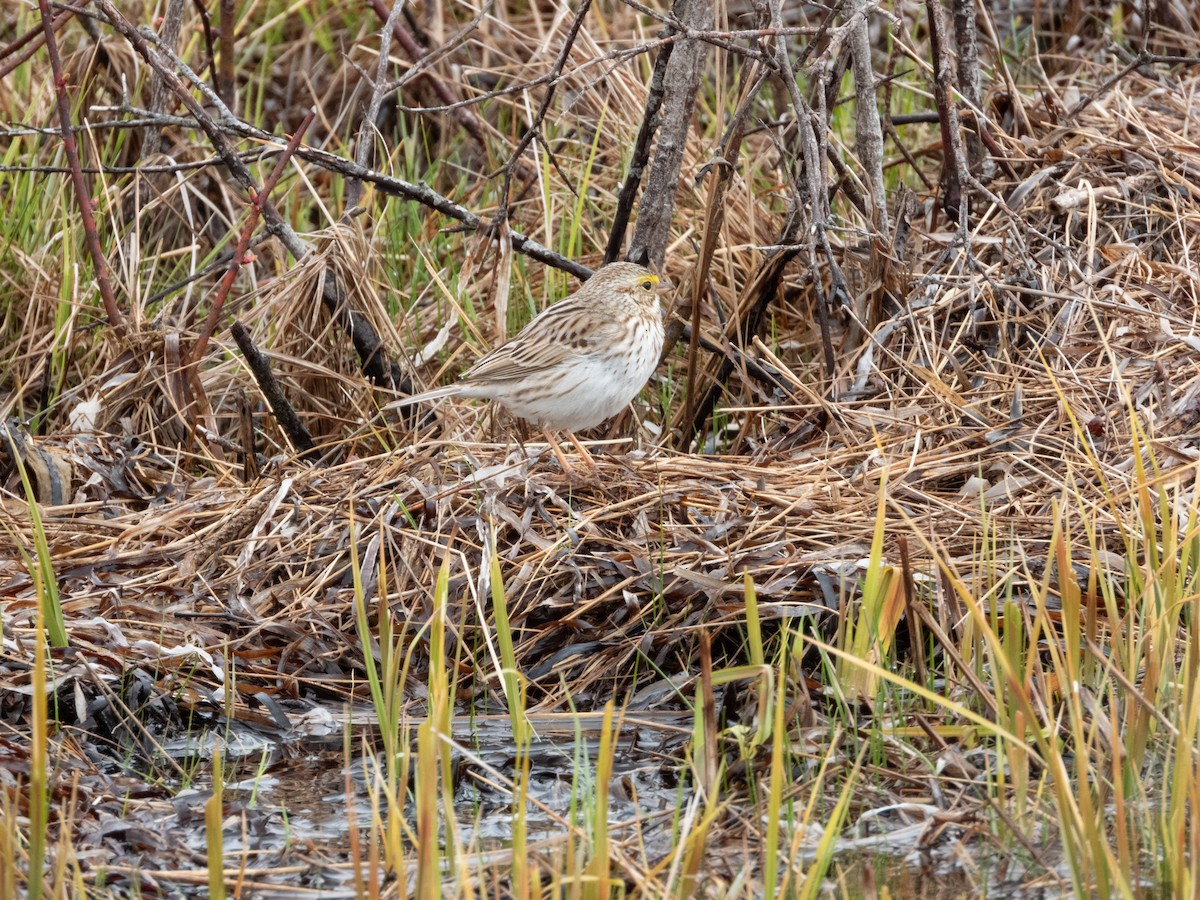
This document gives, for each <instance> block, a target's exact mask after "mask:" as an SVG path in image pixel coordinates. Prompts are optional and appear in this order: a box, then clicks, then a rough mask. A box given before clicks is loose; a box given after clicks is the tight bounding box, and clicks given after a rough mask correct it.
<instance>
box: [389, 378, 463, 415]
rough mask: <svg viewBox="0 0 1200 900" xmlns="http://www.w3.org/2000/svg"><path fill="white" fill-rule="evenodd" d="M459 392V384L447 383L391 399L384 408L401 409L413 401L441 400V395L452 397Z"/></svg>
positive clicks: (460, 390) (460, 391)
mask: <svg viewBox="0 0 1200 900" xmlns="http://www.w3.org/2000/svg"><path fill="white" fill-rule="evenodd" d="M461 393H462V385H461V384H448V385H446V386H445V387H440V388H434V389H433V390H432V391H422V392H421V393H419V394H413V395H412V396H411V397H403V398H401V399H400V400H393V401H392V402H391V403H389V404H388V405H387V406H385V407H384V409H403V408H404V407H405V406H412V405H413V404H414V403H424V402H425V401H426V400H441V399H442V398H443V397H453V396H455V395H457V394H461Z"/></svg>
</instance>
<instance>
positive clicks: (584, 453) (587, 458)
mask: <svg viewBox="0 0 1200 900" xmlns="http://www.w3.org/2000/svg"><path fill="white" fill-rule="evenodd" d="M567 440H569V441H570V442H571V443H572V444H574V445H575V449H576V450H578V451H579V455H580V456H581V457H582V458H583V461H584V462H585V463H587V467H588V468H589V469H591V470H592V471H593V472H595V471H596V469H597V468H598V466H597V465H596V460H594V459H592V454H590V453H588V450H587V447H585V446H583V444H581V443H579V438H577V437H575V433H574V432H573V431H568V432H567Z"/></svg>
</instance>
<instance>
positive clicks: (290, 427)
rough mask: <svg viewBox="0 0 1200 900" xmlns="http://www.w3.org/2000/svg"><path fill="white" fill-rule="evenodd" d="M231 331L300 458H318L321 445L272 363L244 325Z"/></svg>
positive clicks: (250, 447)
mask: <svg viewBox="0 0 1200 900" xmlns="http://www.w3.org/2000/svg"><path fill="white" fill-rule="evenodd" d="M229 331H230V334H232V335H233V340H234V342H235V343H236V344H237V345H238V349H239V350H241V351H242V355H243V356H244V357H246V364H247V365H248V366H250V371H251V373H253V375H254V380H255V381H257V382H258V387H259V390H261V391H262V392H263V396H264V397H266V398H267V403H269V404H270V406H271V413H272V414H273V415H274V416H275V421H276V422H278V423H279V427H280V428H282V429H283V433H284V434H286V435H287V437H288V440H289V441H291V442H292V446H293V447H295V448H296V451H297V452H298V453H299V456H300V459H305V460H311V459H314V458H315V457H316V455H317V446H316V444H314V443H313V439H312V434H311V433H309V430H308V429H307V428H305V427H304V423H303V422H302V421H300V417H299V416H298V415H296V411H295V410H294V409H292V404H290V403H289V402H288V399H287V397H285V396H284V393H283V389H282V388H281V387H280V386H279V382H278V381H276V380H275V375H274V373H272V372H271V363H270V361H268V359H267V358H266V356H264V355H263V353H262V352H261V351H260V350H259V349H258V348H257V347H255V346H254V342H253V341H252V340H251V339H250V332H249V331H247V330H246V328H245V326H244V325H242V323H241V322H237V321H235V322H234V323H233V326H232V327H231V328H230V329H229ZM246 454H247V455H248V456H253V454H254V443H253V441H251V442H250V443H249V444H248V445H247V446H246Z"/></svg>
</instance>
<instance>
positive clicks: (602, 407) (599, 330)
mask: <svg viewBox="0 0 1200 900" xmlns="http://www.w3.org/2000/svg"><path fill="white" fill-rule="evenodd" d="M663 286H665V285H663V283H662V282H660V280H659V278H658V276H657V275H655V274H654V273H653V272H651V271H650V270H649V269H647V268H645V267H643V266H639V265H637V264H635V263H629V262H614V263H609V264H608V265H607V266H604V268H602V269H600V270H599V271H598V272H596V274H595V275H593V276H592V277H591V278H589V279H588V280H587V281H586V282H584V284H583V286H582V287H581V288H580V289H579V290H577V291H576V292H575V293H574V294H572V295H571V296H569V297H567V298H566V299H564V300H560V301H559V302H558V303H555V304H554V305H553V306H551V307H549V308H548V309H546V310H544V311H543V312H542V313H541V314H540V315H538V316H537V317H535V318H534V319H533V321H532V322H530V323H529V324H528V325H526V326H525V327H524V328H523V329H522V330H521V332H520V333H519V334H518V335H517V336H516V337H514V338H513V339H512V340H510V341H509V342H508V343H506V344H504V345H502V346H500V347H497V348H496V349H495V350H493V351H492V352H491V353H489V354H487V355H486V356H484V357H483V358H482V359H480V360H479V362H477V363H475V365H474V366H472V367H471V368H470V369H469V370H468V371H467V373H466V374H465V375H463V377H462V380H461V381H459V382H458V383H457V384H451V385H448V386H446V387H440V388H434V389H433V390H431V391H425V392H423V393H420V394H414V395H413V396H411V397H405V398H404V399H403V400H398V401H396V402H395V403H391V404H388V408H393V409H394V408H397V407H402V406H410V405H412V404H414V403H421V402H423V401H425V400H440V399H441V398H443V397H472V398H479V399H486V400H495V401H498V402H499V403H501V404H502V405H503V406H504V407H505V408H507V409H508V411H509V412H511V413H512V414H513V415H514V416H518V417H519V418H522V419H526V420H527V421H529V422H532V423H533V424H534V425H536V426H537V427H538V428H539V429H541V430H542V432H543V434H545V436H546V439H547V440H549V442H550V447H551V448H552V449H553V450H554V455H555V456H557V457H558V461H559V464H560V465H561V466H562V467H563V470H564V471H568V472H569V471H570V467H569V466H568V465H567V461H566V458H565V457H564V456H563V455H562V450H561V449H560V448H559V446H558V442H557V441H555V440H554V438H553V436H552V435H551V433H550V432H554V431H566V432H567V437H568V438H569V439H570V441H571V443H572V444H574V445H575V448H576V449H577V450H578V451H579V453H580V455H581V456H582V457H583V458H584V460H585V461H586V462H587V464H588V465H589V466H590V467H592V468H595V461H594V460H593V459H592V457H591V454H590V453H588V452H587V450H586V449H585V448H584V447H583V445H582V444H580V443H579V441H578V440H576V438H575V435H574V433H573V432H575V431H578V430H580V429H581V428H591V427H592V426H594V425H599V424H600V423H601V422H603V421H604V420H606V419H610V418H612V417H613V416H615V415H616V414H617V413H619V412H620V411H621V410H622V409H624V408H625V407H626V406H628V405H629V402H630V401H631V400H632V399H633V398H634V397H636V396H637V395H638V392H639V391H641V389H642V388H643V387H645V385H646V382H647V381H649V380H650V376H651V375H652V374H654V368H655V366H657V365H658V359H659V356H660V355H661V354H662V348H663V314H662V306H661V304H660V303H659V289H660V287H663Z"/></svg>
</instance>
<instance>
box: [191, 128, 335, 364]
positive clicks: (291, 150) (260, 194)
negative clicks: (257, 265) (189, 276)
mask: <svg viewBox="0 0 1200 900" xmlns="http://www.w3.org/2000/svg"><path fill="white" fill-rule="evenodd" d="M316 117H317V111H316V110H315V109H313V110H309V112H308V115H306V116H305V117H304V121H302V122H301V123H300V127H298V128H297V129H296V133H295V134H293V135H292V137H291V140H289V141H288V145H287V147H286V148H285V149H284V151H283V153H282V154H280V156H279V159H278V160H277V161H276V162H275V168H274V169H272V170H271V174H270V175H268V176H267V180H266V181H264V182H263V186H262V189H261V190H253V189H251V194H250V196H251V201H250V210H249V212H247V214H246V221H245V222H244V223H243V225H242V233H241V235H240V236H239V237H238V243H237V247H236V249H235V250H234V251H233V259H231V260H230V261H229V268H228V269H227V270H226V271H225V275H224V276H223V277H222V278H221V281H220V283H219V284H218V285H217V290H216V293H215V294H214V295H213V301H212V305H211V306H209V308H208V317H207V318H206V319H205V320H204V328H203V329H202V330H201V331H200V337H199V338H197V339H196V346H194V347H193V348H192V354H191V361H192V362H193V363H196V362H199V361H200V357H201V356H203V355H204V351H205V349H206V348H207V347H208V341H209V338H211V337H212V333H213V330H214V329H215V328H216V327H217V319H218V318H220V315H221V310H222V309H224V308H225V299H226V298H227V297H228V296H229V291H230V289H231V288H232V287H233V282H234V279H235V278H237V273H238V270H239V269H241V267H242V265H243V264H244V263H246V262H248V260H247V259H246V251H247V250H248V249H249V247H250V240H251V238H253V237H254V229H255V227H256V226H257V225H258V220H259V217H260V216H261V215H262V211H263V206H264V205H265V204H266V202H267V197H268V196H270V194H271V191H272V190H274V189H275V185H276V184H277V183H278V182H279V178H280V176H282V175H283V171H284V169H286V168H287V165H288V163H289V162H290V161H291V159H292V157H293V156H294V155H295V153H296V148H297V147H299V146H300V141H301V140H303V138H304V132H306V131H308V126H309V125H311V124H312V123H313V120H314V119H315V118H316Z"/></svg>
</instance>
